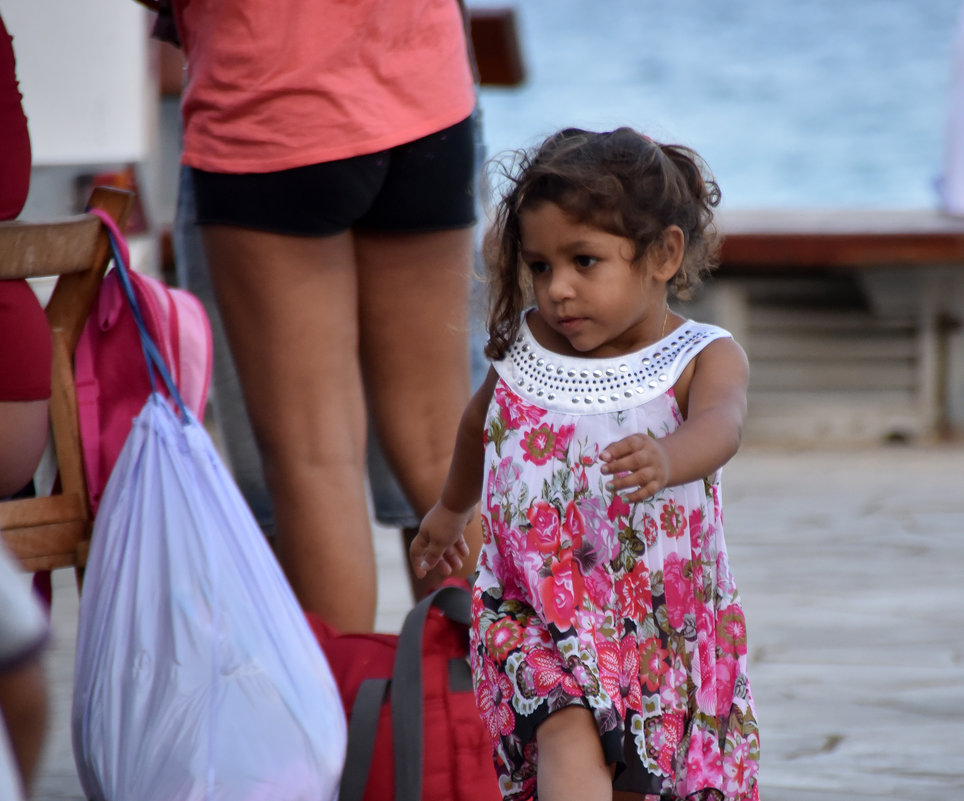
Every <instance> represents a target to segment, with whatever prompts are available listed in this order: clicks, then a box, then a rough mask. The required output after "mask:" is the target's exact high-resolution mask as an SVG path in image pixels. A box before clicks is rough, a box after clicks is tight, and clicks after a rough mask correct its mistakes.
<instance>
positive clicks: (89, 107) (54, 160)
mask: <svg viewBox="0 0 964 801" xmlns="http://www.w3.org/2000/svg"><path fill="white" fill-rule="evenodd" d="M0 13H2V14H3V19H4V22H5V24H6V26H7V29H8V30H9V32H10V34H11V36H13V46H14V50H15V52H16V56H17V75H18V77H19V79H20V91H21V93H22V94H23V96H24V99H23V104H24V110H25V112H26V114H27V119H28V121H29V125H30V139H31V145H32V148H33V158H34V164H35V165H37V166H46V165H58V164H84V163H98V162H129V161H140V160H142V159H144V158H145V156H146V155H147V153H148V145H149V127H150V124H151V121H152V120H153V119H154V115H155V114H156V112H155V111H154V106H155V105H156V102H157V92H156V89H153V86H154V84H155V81H153V80H151V79H150V73H151V72H152V70H151V69H150V63H149V56H150V42H149V31H150V14H149V12H147V11H146V9H144V8H143V7H142V6H139V5H138V4H137V3H136V2H134V0H0Z"/></svg>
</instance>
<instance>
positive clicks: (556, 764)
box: [536, 706, 613, 801]
mask: <svg viewBox="0 0 964 801" xmlns="http://www.w3.org/2000/svg"><path fill="white" fill-rule="evenodd" d="M536 739H537V742H538V746H539V767H538V778H537V782H538V785H539V801H611V799H612V797H613V778H612V770H611V769H610V767H609V765H607V764H606V762H605V759H604V757H603V752H602V746H601V745H600V743H599V732H598V731H597V729H596V723H595V721H594V720H593V717H592V713H590V711H589V710H588V709H585V708H584V707H581V706H569V707H566V708H565V709H560V710H559V711H558V712H553V713H552V714H551V715H550V716H549V717H548V718H546V720H545V721H544V722H543V723H542V724H541V725H540V726H539V728H538V730H537V731H536Z"/></svg>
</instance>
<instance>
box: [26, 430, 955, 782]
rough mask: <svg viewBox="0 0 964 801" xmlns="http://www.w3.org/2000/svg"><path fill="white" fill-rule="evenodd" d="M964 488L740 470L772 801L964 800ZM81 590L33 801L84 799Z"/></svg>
mask: <svg viewBox="0 0 964 801" xmlns="http://www.w3.org/2000/svg"><path fill="white" fill-rule="evenodd" d="M962 480H964V446H961V445H958V446H944V447H937V448H923V447H904V446H901V447H897V446H895V447H890V448H874V449H866V450H847V451H839V452H834V451H827V450H819V451H787V450H775V449H765V448H761V447H755V448H745V449H744V450H743V451H742V452H741V453H740V455H739V456H737V458H736V459H735V460H734V462H733V463H732V464H731V465H730V466H728V468H727V473H726V481H725V487H726V522H727V540H728V543H729V550H730V559H731V562H732V565H733V569H734V572H735V573H736V578H737V581H738V582H739V584H740V587H741V591H742V593H743V596H744V602H745V606H746V612H747V619H748V626H749V633H750V638H751V649H752V672H751V682H752V686H753V690H754V694H755V696H756V702H757V707H758V713H759V716H760V718H761V721H762V730H763V748H764V756H763V766H762V769H761V788H762V798H763V801H818V799H819V801H863V800H864V799H867V800H868V801H869V799H881V798H888V799H898V800H899V801H936V799H952V800H953V801H957V800H958V799H964V488H962ZM377 538H378V555H379V567H380V570H381V582H382V586H383V596H382V599H381V602H380V604H379V610H380V611H379V627H380V628H381V629H382V630H385V631H391V630H397V628H398V626H399V625H400V622H401V619H402V617H403V616H404V613H405V610H406V608H407V606H408V604H409V602H410V601H409V598H408V595H407V591H406V585H405V580H404V573H403V564H402V561H401V560H402V552H401V548H400V546H399V545H398V541H397V538H396V536H395V534H394V532H391V531H384V530H379V531H378V532H377ZM72 580H73V579H72V576H71V575H70V574H68V573H65V574H61V575H59V576H58V585H59V586H58V589H59V591H58V592H57V597H56V602H55V610H54V621H55V633H56V639H55V642H54V645H53V647H52V649H51V651H50V654H49V669H50V676H51V680H52V684H53V693H54V707H53V713H52V718H53V719H52V726H51V734H50V738H49V743H48V748H47V753H46V757H45V760H44V763H43V766H42V770H41V775H40V777H39V781H38V782H37V786H36V788H35V790H36V792H35V794H34V795H35V798H36V799H37V801H54V800H55V799H56V800H58V801H59V800H60V799H70V800H71V801H82V799H83V795H82V793H81V790H80V786H79V783H78V781H77V778H76V773H75V770H74V764H73V756H72V751H71V745H70V729H69V719H70V692H71V677H72V669H73V630H74V625H75V619H76V613H77V605H76V593H75V592H74V589H73V586H72ZM118 801H120V800H118ZM129 801H136V799H130V800H129ZM440 801H444V800H440Z"/></svg>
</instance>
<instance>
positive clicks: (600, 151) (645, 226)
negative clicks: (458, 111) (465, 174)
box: [483, 128, 720, 360]
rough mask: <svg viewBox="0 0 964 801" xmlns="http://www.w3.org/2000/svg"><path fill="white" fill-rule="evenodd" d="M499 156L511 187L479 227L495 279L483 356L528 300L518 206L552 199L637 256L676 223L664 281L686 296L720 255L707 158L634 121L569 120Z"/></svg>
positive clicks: (498, 345) (494, 349) (498, 349)
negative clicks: (598, 127) (585, 123)
mask: <svg viewBox="0 0 964 801" xmlns="http://www.w3.org/2000/svg"><path fill="white" fill-rule="evenodd" d="M513 155H514V158H511V160H510V161H509V162H502V163H499V164H497V167H499V168H501V172H502V175H503V176H504V178H505V179H506V186H507V189H506V190H505V192H504V193H503V195H502V199H501V201H500V202H499V204H498V206H497V208H496V210H495V218H494V222H493V224H492V226H491V227H490V229H489V230H488V232H487V233H486V236H485V242H484V246H483V252H484V254H485V261H486V265H487V267H488V271H489V277H490V281H491V283H492V285H493V292H492V303H491V308H490V312H489V320H488V329H489V342H488V344H487V345H486V348H485V352H486V355H487V356H488V357H489V358H491V359H494V360H498V359H501V358H502V357H503V356H505V353H506V351H507V350H508V348H509V346H510V345H511V344H512V342H513V340H514V339H515V337H516V335H517V334H518V332H519V325H520V322H521V315H522V312H523V311H524V310H525V309H526V308H527V306H529V305H531V303H532V290H531V283H530V281H529V276H528V273H527V271H525V270H523V269H521V264H522V261H521V258H520V248H521V242H520V232H519V215H520V213H521V212H522V211H524V210H526V209H531V208H534V207H536V206H538V205H539V204H541V203H545V202H551V203H555V204H556V205H558V206H559V207H560V208H561V209H562V210H563V211H565V212H566V213H567V214H568V215H569V216H571V217H572V218H573V219H575V220H576V221H578V222H580V223H584V224H589V225H592V226H596V227H598V228H600V229H601V230H603V231H606V232H607V233H611V234H615V235H616V236H621V237H625V238H627V239H629V240H631V241H632V242H633V244H634V248H635V254H634V258H635V259H636V260H639V259H641V258H642V257H643V256H644V255H645V254H646V253H647V252H648V251H649V250H650V248H654V247H655V248H658V247H661V246H662V243H663V232H664V231H665V230H666V229H667V228H668V227H669V226H671V225H676V226H679V228H680V229H681V230H682V232H683V237H684V247H685V251H684V256H683V261H682V264H681V265H680V269H679V271H678V272H677V273H676V275H675V276H674V277H673V279H672V280H671V282H670V286H671V287H672V289H673V291H674V292H675V293H676V295H677V297H680V298H684V299H685V298H687V297H688V296H689V294H690V292H691V291H692V290H693V289H694V288H695V287H696V286H698V285H699V284H700V282H701V281H702V279H703V277H704V276H705V275H706V274H708V273H709V272H710V271H711V270H712V269H713V268H714V267H716V265H717V263H718V255H719V245H720V236H719V233H718V231H717V229H716V226H715V224H714V222H713V208H714V207H716V206H718V205H719V202H720V188H719V186H718V185H717V183H716V181H715V180H714V179H713V177H712V174H711V173H710V171H709V168H708V167H707V166H706V163H705V162H704V161H703V159H702V158H701V157H700V156H699V155H698V154H697V153H696V152H695V151H693V150H691V149H690V148H688V147H684V146H683V145H671V144H660V143H659V142H655V141H653V140H652V139H650V138H649V137H648V136H645V135H643V134H641V133H639V132H638V131H634V130H633V129H632V128H619V129H617V130H615V131H608V132H605V133H594V132H592V131H584V130H581V129H578V128H567V129H565V130H563V131H560V132H559V133H557V134H554V135H553V136H550V137H549V138H548V139H546V140H545V141H544V142H543V143H542V144H541V145H540V146H539V147H537V148H535V149H534V150H533V151H530V152H524V151H520V152H518V153H515V154H513Z"/></svg>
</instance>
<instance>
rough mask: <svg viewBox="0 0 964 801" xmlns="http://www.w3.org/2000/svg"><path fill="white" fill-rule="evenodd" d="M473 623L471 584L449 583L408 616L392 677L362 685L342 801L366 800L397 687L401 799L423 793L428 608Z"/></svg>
mask: <svg viewBox="0 0 964 801" xmlns="http://www.w3.org/2000/svg"><path fill="white" fill-rule="evenodd" d="M433 606H435V607H438V608H439V609H441V610H442V613H443V614H444V615H445V616H446V617H447V618H449V619H450V620H453V621H455V622H456V623H461V624H463V625H465V626H468V625H469V621H470V619H471V612H472V610H471V606H472V599H471V596H470V595H469V592H468V590H467V589H466V588H465V587H459V586H454V585H447V586H444V587H440V588H439V589H437V590H436V591H435V592H433V593H432V594H431V595H428V596H426V597H425V598H423V599H422V600H421V601H419V602H418V603H417V604H416V605H415V606H414V607H413V609H412V611H411V612H409V613H408V615H407V616H406V618H405V622H404V623H403V624H402V631H401V634H399V637H398V647H397V649H396V652H395V663H394V665H393V668H392V678H391V679H365V681H363V682H362V683H361V685H360V686H359V688H358V694H357V695H356V696H355V702H354V703H353V704H352V708H351V717H350V720H349V722H348V750H347V753H346V756H345V769H344V773H343V774H342V780H341V789H340V791H339V793H338V801H361V799H362V798H363V797H364V795H365V787H366V785H367V784H368V774H369V771H370V770H371V768H372V757H373V756H374V750H375V735H376V733H377V731H378V720H379V713H380V711H381V708H382V704H383V703H384V701H385V695H386V694H388V693H389V688H390V689H391V692H390V698H391V709H392V747H393V749H394V752H395V753H394V764H395V801H421V797H422V756H423V755H422V635H423V634H424V631H425V620H426V618H427V617H428V610H429V609H431V608H432V607H433Z"/></svg>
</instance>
